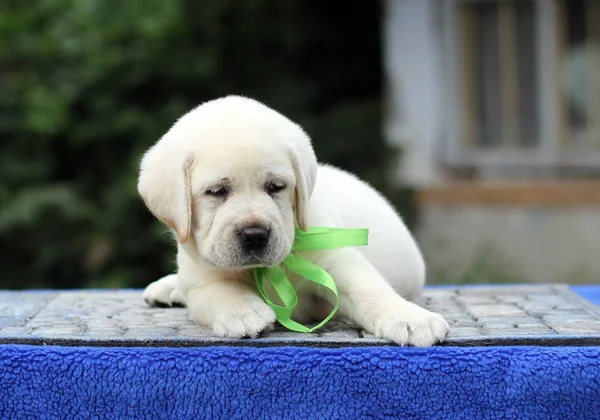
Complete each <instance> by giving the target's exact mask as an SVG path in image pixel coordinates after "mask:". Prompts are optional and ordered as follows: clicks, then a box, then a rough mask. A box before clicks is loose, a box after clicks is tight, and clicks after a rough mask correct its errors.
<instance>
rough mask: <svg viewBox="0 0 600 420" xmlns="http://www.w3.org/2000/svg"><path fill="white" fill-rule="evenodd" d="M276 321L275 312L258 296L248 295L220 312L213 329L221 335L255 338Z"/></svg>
mask: <svg viewBox="0 0 600 420" xmlns="http://www.w3.org/2000/svg"><path fill="white" fill-rule="evenodd" d="M274 322H275V312H273V310H272V309H271V308H270V307H269V306H267V304H266V303H265V302H264V301H263V300H262V299H260V298H259V297H258V296H247V297H244V298H243V299H242V300H241V301H239V302H237V303H236V304H235V305H232V306H231V307H230V308H227V309H225V310H223V312H221V313H219V314H218V315H217V316H216V318H215V321H214V323H213V330H214V332H215V334H216V335H218V336H221V337H231V338H242V337H250V338H255V337H257V336H258V335H259V334H260V333H261V332H263V331H264V330H265V329H267V328H268V327H270V326H271V325H273V323H274Z"/></svg>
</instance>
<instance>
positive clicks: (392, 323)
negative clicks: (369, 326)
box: [376, 304, 450, 347]
mask: <svg viewBox="0 0 600 420" xmlns="http://www.w3.org/2000/svg"><path fill="white" fill-rule="evenodd" d="M449 332H450V326H449V325H448V322H446V320H445V319H444V317H443V316H441V315H439V314H436V313H433V312H430V311H428V310H426V309H423V308H420V307H418V306H416V305H413V304H411V307H410V308H409V309H405V310H403V311H395V312H394V313H392V314H390V315H388V316H386V317H385V318H383V319H381V322H379V325H378V328H377V331H376V335H377V336H379V337H381V338H385V339H387V340H392V341H393V342H395V343H396V344H399V345H401V346H406V345H408V346H414V347H430V346H433V345H434V344H436V343H440V342H442V341H443V340H444V339H445V338H446V336H447V335H448V333H449Z"/></svg>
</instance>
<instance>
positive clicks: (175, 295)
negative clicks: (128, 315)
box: [143, 274, 185, 308]
mask: <svg viewBox="0 0 600 420" xmlns="http://www.w3.org/2000/svg"><path fill="white" fill-rule="evenodd" d="M143 297H144V300H145V301H146V303H148V305H150V306H157V307H159V308H168V307H171V306H173V307H176V306H179V307H183V306H185V300H184V298H183V293H181V291H180V290H179V287H178V283H177V274H171V275H168V276H165V277H163V278H162V279H160V280H156V281H155V282H152V283H150V284H149V285H148V287H146V290H144V294H143Z"/></svg>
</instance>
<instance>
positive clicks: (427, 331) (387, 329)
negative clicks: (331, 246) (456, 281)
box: [317, 248, 449, 347]
mask: <svg viewBox="0 0 600 420" xmlns="http://www.w3.org/2000/svg"><path fill="white" fill-rule="evenodd" d="M317 264H318V265H319V266H321V267H322V268H323V269H325V270H327V271H328V272H329V274H330V275H331V276H332V277H333V279H334V280H335V282H336V285H337V288H338V293H339V298H340V308H339V310H340V312H341V315H342V316H345V317H348V318H349V319H351V320H352V321H354V322H356V323H357V324H358V325H360V326H361V327H362V328H364V329H365V330H366V331H368V332H370V333H372V334H375V335H376V336H378V337H381V338H385V339H388V340H392V341H394V342H395V343H397V344H399V345H412V346H416V347H428V346H431V345H433V344H435V343H437V342H440V341H442V340H443V339H444V338H445V337H446V335H447V334H448V331H449V326H448V323H447V322H446V320H445V319H444V318H443V317H442V316H441V315H438V314H435V313H433V312H430V311H428V310H426V309H423V308H421V307H419V306H417V305H415V304H414V303H411V302H408V301H407V300H405V299H404V298H402V297H401V296H399V295H398V294H396V292H394V290H393V289H392V287H391V286H390V285H389V284H388V283H387V281H386V280H385V279H384V278H383V277H382V276H381V274H380V273H379V272H378V271H377V270H376V269H375V267H373V266H372V265H371V263H369V261H368V260H367V259H366V258H365V257H364V256H363V255H362V254H361V253H360V252H358V251H357V250H355V249H349V248H348V249H338V250H332V251H329V252H326V253H324V254H323V255H322V256H321V257H320V258H319V259H318V261H317ZM323 296H324V297H325V296H328V297H329V299H331V296H330V295H329V294H325V293H324V294H323Z"/></svg>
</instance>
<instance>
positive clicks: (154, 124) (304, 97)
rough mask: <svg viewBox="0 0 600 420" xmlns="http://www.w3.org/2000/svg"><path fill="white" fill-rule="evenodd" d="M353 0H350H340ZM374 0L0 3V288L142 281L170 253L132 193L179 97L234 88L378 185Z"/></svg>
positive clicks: (157, 271)
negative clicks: (301, 127) (338, 0)
mask: <svg viewBox="0 0 600 420" xmlns="http://www.w3.org/2000/svg"><path fill="white" fill-rule="evenodd" d="M353 4H354V6H353ZM379 7H380V5H379V4H378V3H377V2H361V3H358V2H350V3H344V7H343V8H341V7H340V4H338V3H336V2H302V1H300V0H296V1H286V2H276V1H258V0H254V1H246V2H241V1H236V2H234V1H226V0H203V1H192V0H188V1H186V0H170V1H156V0H143V1H142V0H127V1H125V0H124V1H118V2H117V1H106V0H87V1H78V0H35V1H34V0H30V1H26V2H24V1H21V2H17V1H5V2H2V3H0V82H1V83H0V137H1V139H2V140H1V144H0V247H1V249H2V252H1V253H0V265H1V267H2V270H3V271H2V276H1V278H2V280H1V284H0V286H1V287H3V288H25V287H56V288H67V287H123V286H132V287H140V286H144V285H146V284H147V283H148V282H149V281H152V280H154V279H156V278H157V277H158V276H161V275H164V274H166V273H168V272H171V271H172V270H173V268H174V264H173V259H174V250H173V248H172V247H171V246H172V243H171V242H172V240H171V238H170V235H169V234H167V232H166V229H165V227H164V226H162V225H161V224H160V223H158V222H157V221H155V220H154V219H153V217H152V216H151V215H150V213H149V212H148V211H147V210H146V209H145V207H144V206H143V204H142V202H141V200H140V199H139V197H138V195H137V192H136V177H137V171H138V164H139V159H140V156H141V154H142V153H143V152H144V150H146V149H147V148H148V147H149V146H150V145H151V144H153V143H154V142H155V141H156V140H157V139H158V138H159V137H160V136H161V135H162V134H163V133H164V132H165V131H166V130H167V129H168V127H169V126H170V125H171V124H172V123H173V121H174V120H175V119H176V118H177V117H178V116H180V115H181V114H182V113H184V112H185V111H187V110H189V109H191V108H192V107H194V106H196V105H197V104H198V103H200V102H203V101H205V100H208V99H212V98H215V97H219V96H222V95H226V94H231V93H235V94H243V95H248V96H251V97H254V98H256V99H259V100H261V101H263V102H265V103H267V104H268V105H270V106H272V107H274V108H276V109H278V110H280V111H281V112H283V113H285V114H286V115H288V116H290V117H291V118H292V119H294V120H296V121H298V122H299V123H301V124H303V125H304V126H305V127H306V129H307V131H308V132H309V133H310V134H311V136H312V137H313V140H314V142H315V148H316V150H317V154H318V155H319V157H320V158H321V160H322V161H326V162H330V163H333V164H336V165H339V166H341V167H344V168H346V169H349V170H352V171H354V172H356V173H358V174H359V175H361V176H362V177H364V178H366V179H367V180H369V181H370V182H371V183H372V184H374V185H375V186H376V187H378V188H379V189H381V190H383V191H384V192H385V193H387V194H388V195H393V194H394V192H393V191H391V190H390V188H389V186H388V185H387V183H386V181H385V173H386V168H387V165H388V163H389V162H390V160H391V159H393V158H394V153H393V151H392V150H390V149H389V147H387V146H386V145H385V144H384V142H383V140H382V138H381V132H380V131H381V130H380V124H381V94H380V86H381V68H380V66H381V65H380V62H381V58H380V51H379V50H380V40H379V32H380V28H379V25H380V10H379Z"/></svg>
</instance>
